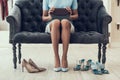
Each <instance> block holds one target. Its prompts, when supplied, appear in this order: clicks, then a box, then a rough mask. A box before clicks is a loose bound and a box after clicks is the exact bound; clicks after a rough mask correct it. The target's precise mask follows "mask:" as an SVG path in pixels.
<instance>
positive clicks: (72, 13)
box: [66, 7, 78, 20]
mask: <svg viewBox="0 0 120 80" xmlns="http://www.w3.org/2000/svg"><path fill="white" fill-rule="evenodd" d="M66 9H67V10H68V12H69V13H70V19H71V20H75V19H77V18H78V11H77V9H75V10H72V9H71V8H70V7H67V8H66Z"/></svg>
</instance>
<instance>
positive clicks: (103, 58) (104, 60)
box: [102, 43, 107, 64]
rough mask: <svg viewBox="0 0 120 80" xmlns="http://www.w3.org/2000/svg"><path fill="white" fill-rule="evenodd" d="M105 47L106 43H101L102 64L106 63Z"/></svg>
mask: <svg viewBox="0 0 120 80" xmlns="http://www.w3.org/2000/svg"><path fill="white" fill-rule="evenodd" d="M106 45H107V43H103V47H102V49H103V55H102V63H103V64H105V62H106V48H107V47H106Z"/></svg>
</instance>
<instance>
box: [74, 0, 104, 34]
mask: <svg viewBox="0 0 120 80" xmlns="http://www.w3.org/2000/svg"><path fill="white" fill-rule="evenodd" d="M102 6H103V2H102V1H101V0H78V14H79V18H78V20H76V21H74V25H75V27H76V31H86V32H87V31H98V29H99V28H98V26H97V13H98V10H99V9H100V8H101V7H102Z"/></svg>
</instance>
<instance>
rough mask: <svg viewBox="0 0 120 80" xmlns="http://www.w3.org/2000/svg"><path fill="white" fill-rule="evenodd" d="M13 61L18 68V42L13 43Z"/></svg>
mask: <svg viewBox="0 0 120 80" xmlns="http://www.w3.org/2000/svg"><path fill="white" fill-rule="evenodd" d="M13 63H14V69H16V68H17V64H16V63H17V56H16V43H13Z"/></svg>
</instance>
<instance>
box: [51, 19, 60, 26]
mask: <svg viewBox="0 0 120 80" xmlns="http://www.w3.org/2000/svg"><path fill="white" fill-rule="evenodd" d="M52 24H54V25H56V26H57V25H58V26H59V25H60V20H59V19H54V20H53V21H52Z"/></svg>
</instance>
